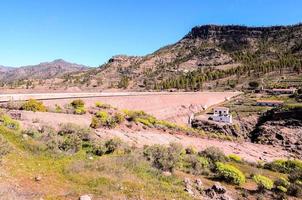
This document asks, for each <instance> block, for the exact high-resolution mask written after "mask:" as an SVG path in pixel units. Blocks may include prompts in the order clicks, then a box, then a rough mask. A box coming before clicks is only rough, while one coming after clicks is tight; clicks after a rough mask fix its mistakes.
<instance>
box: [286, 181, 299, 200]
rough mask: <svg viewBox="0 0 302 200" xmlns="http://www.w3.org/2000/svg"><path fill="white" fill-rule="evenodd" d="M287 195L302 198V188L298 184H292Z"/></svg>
mask: <svg viewBox="0 0 302 200" xmlns="http://www.w3.org/2000/svg"><path fill="white" fill-rule="evenodd" d="M287 194H288V195H291V196H295V197H301V196H302V186H301V185H298V184H295V183H293V184H290V186H289V187H288V189H287Z"/></svg>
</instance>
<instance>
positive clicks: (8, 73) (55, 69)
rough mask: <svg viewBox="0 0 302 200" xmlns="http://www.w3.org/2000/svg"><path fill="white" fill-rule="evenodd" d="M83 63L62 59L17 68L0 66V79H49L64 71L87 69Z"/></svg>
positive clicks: (62, 73)
mask: <svg viewBox="0 0 302 200" xmlns="http://www.w3.org/2000/svg"><path fill="white" fill-rule="evenodd" d="M87 69H88V67H87V66H85V65H79V64H75V63H69V62H67V61H65V60H63V59H57V60H54V61H52V62H43V63H40V64H37V65H29V66H22V67H17V68H12V67H9V68H7V67H3V68H2V67H1V68H0V71H1V72H3V73H1V74H0V81H3V82H11V81H18V80H19V81H20V80H27V79H49V78H55V77H59V76H62V75H64V74H66V73H71V72H80V71H84V70H87Z"/></svg>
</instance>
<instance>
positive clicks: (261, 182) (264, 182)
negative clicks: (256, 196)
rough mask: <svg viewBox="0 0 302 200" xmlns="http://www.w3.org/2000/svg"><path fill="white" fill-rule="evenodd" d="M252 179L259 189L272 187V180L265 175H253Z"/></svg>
mask: <svg viewBox="0 0 302 200" xmlns="http://www.w3.org/2000/svg"><path fill="white" fill-rule="evenodd" d="M253 180H254V181H255V182H256V183H257V185H258V189H259V190H263V189H266V190H271V189H272V188H273V187H274V182H273V181H272V180H271V179H270V178H268V177H266V176H262V175H255V176H253Z"/></svg>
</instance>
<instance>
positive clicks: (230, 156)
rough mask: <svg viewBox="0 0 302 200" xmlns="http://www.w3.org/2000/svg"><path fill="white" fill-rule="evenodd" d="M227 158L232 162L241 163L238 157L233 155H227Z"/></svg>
mask: <svg viewBox="0 0 302 200" xmlns="http://www.w3.org/2000/svg"><path fill="white" fill-rule="evenodd" d="M228 158H229V159H230V160H232V161H235V162H241V161H242V160H241V158H240V156H238V155H235V154H230V155H228Z"/></svg>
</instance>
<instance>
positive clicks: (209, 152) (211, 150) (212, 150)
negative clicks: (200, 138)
mask: <svg viewBox="0 0 302 200" xmlns="http://www.w3.org/2000/svg"><path fill="white" fill-rule="evenodd" d="M199 155H201V156H204V157H206V158H208V159H209V160H210V161H212V163H215V162H225V161H226V160H227V158H226V156H225V154H224V153H223V152H222V151H221V150H220V149H219V148H217V147H208V148H206V149H205V150H204V151H202V152H199Z"/></svg>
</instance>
